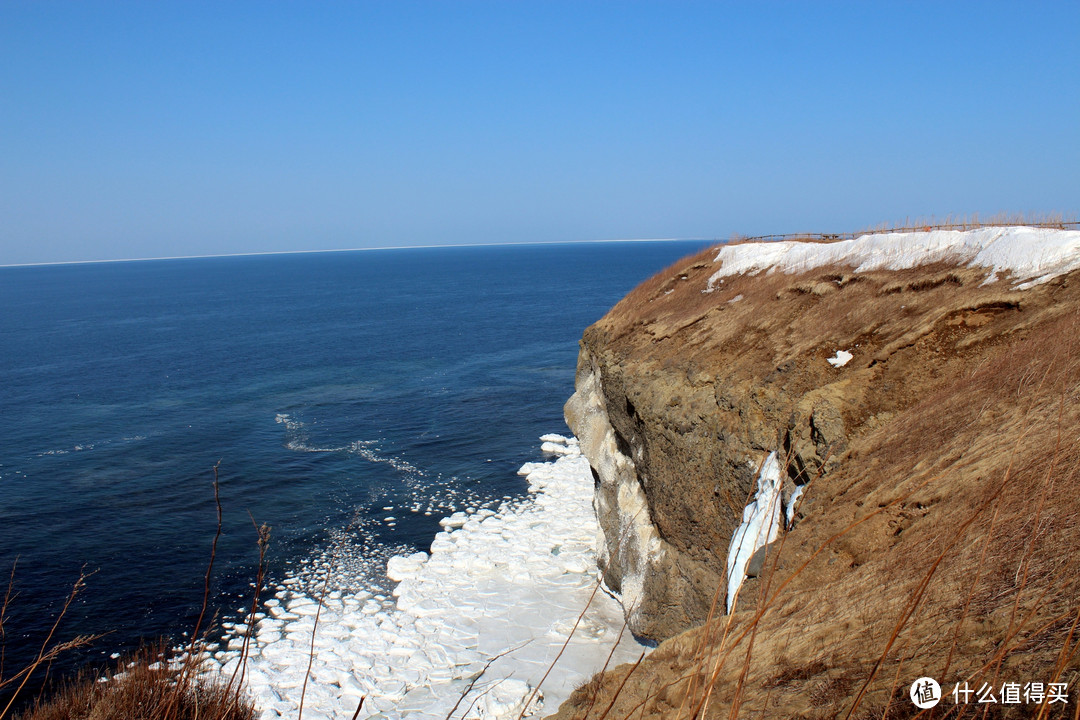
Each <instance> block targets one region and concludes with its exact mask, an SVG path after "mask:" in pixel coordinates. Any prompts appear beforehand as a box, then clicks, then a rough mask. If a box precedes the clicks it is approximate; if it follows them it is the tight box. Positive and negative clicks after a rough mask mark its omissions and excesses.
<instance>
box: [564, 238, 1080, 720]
mask: <svg viewBox="0 0 1080 720" xmlns="http://www.w3.org/2000/svg"><path fill="white" fill-rule="evenodd" d="M1078 267H1080V233H1076V232H1065V231H1061V230H1035V229H1027V228H986V229H983V230H978V231H973V232H967V233H949V232H928V233H913V234H909V235H900V234H892V235H880V236H867V237H863V238H859V239H857V240H851V241H844V242H840V243H831V244H818V243H811V242H806V243H768V244H764V243H756V244H743V245H732V246H726V247H725V248H723V249H715V248H714V249H711V250H708V251H705V252H703V253H701V254H700V255H698V256H695V257H692V258H689V259H687V260H685V261H682V262H680V263H677V264H676V265H674V266H672V267H671V268H669V269H668V270H666V271H664V272H662V273H660V274H658V275H657V276H655V277H653V278H652V279H650V280H649V281H647V282H645V283H644V284H642V285H641V286H640V287H638V288H637V289H635V290H634V291H633V292H632V293H630V294H629V295H628V296H627V297H626V298H625V299H623V300H622V301H621V302H620V303H619V304H618V305H616V306H615V307H614V308H613V309H612V311H611V312H610V313H608V315H607V316H605V317H604V318H602V319H601V320H600V321H599V322H597V323H596V324H595V325H593V326H592V327H590V328H589V329H588V330H587V331H586V332H585V335H584V338H583V339H582V342H581V353H580V357H579V361H578V370H577V386H576V392H575V394H574V396H573V397H572V398H571V399H570V401H569V402H568V403H567V405H566V418H567V422H568V424H569V425H570V427H571V429H573V430H574V432H575V433H576V434H577V436H578V438H579V439H580V441H581V448H582V450H583V452H584V453H585V455H586V456H587V457H588V458H589V461H590V465H591V466H592V468H593V473H594V478H595V482H596V493H595V500H594V506H595V509H596V512H597V516H598V519H599V521H600V526H601V537H600V538H599V547H600V566H601V569H602V571H603V575H604V579H605V582H606V584H607V586H608V588H609V589H610V590H611V591H612V592H614V593H615V594H617V595H619V596H620V598H621V600H622V602H623V605H624V610H625V612H626V616H627V621H628V625H629V627H630V628H631V629H632V630H633V631H634V632H635V633H637V634H638V635H640V636H644V637H648V638H652V639H655V640H658V641H664V642H663V643H662V644H661V645H660V646H659V648H658V649H657V650H656V651H654V652H653V653H652V654H650V655H649V656H648V657H647V658H646V659H645V660H644V661H643V662H642V663H641V664H640V665H639V666H636V667H634V668H630V667H623V668H619V669H617V670H614V671H611V672H608V673H607V674H606V675H604V676H602V677H599V678H597V679H596V680H595V681H594V682H593V683H592V684H590V685H589V686H587V687H586V688H583V689H581V690H580V691H579V692H578V693H577V694H575V696H574V697H573V698H571V700H570V701H569V702H568V703H567V704H565V705H564V706H563V708H562V709H561V711H560V713H559V716H558V717H562V718H569V717H575V718H577V717H585V716H586V715H589V713H592V715H590V716H595V717H599V716H600V714H601V712H602V711H604V710H605V709H607V711H608V712H609V716H610V717H624V716H626V715H627V714H628V713H630V712H631V711H633V712H636V713H637V712H640V713H642V714H643V715H644V716H646V717H692V716H697V717H704V716H708V717H713V716H720V715H724V716H730V717H736V716H747V717H749V716H750V715H752V714H753V715H756V716H765V717H835V716H838V715H840V716H843V715H850V716H852V717H857V716H862V714H863V713H867V714H868V715H867V716H873V717H882V716H883V715H885V714H887V713H891V714H889V716H890V717H892V716H894V715H896V713H898V712H899V713H900V716H904V715H905V714H906V713H907V711H915V710H917V708H915V706H914V705H913V704H912V702H911V701H910V700H909V699H908V697H907V694H908V688H909V686H910V685H911V683H912V681H913V680H915V679H916V678H918V677H920V676H931V677H936V678H937V679H938V681H939V682H940V683H941V686H942V692H943V693H945V694H948V693H950V692H952V690H953V687H954V685H955V684H956V683H959V682H967V683H969V685H970V686H972V689H976V690H977V689H978V688H979V686H980V684H981V683H983V682H985V683H987V684H989V685H990V686H991V687H997V688H998V689H997V690H995V692H998V693H1000V692H1001V686H1002V685H1003V684H1005V683H1011V682H1018V683H1020V684H1021V685H1023V683H1025V682H1042V683H1044V684H1045V683H1050V682H1055V683H1057V682H1068V683H1069V684H1068V687H1069V690H1068V693H1069V694H1070V697H1069V701H1070V703H1073V704H1075V703H1076V702H1077V699H1076V693H1075V685H1076V682H1075V680H1076V677H1077V669H1078V666H1077V654H1076V650H1077V643H1078V641H1080V628H1078V624H1077V621H1078V620H1080V574H1078V573H1077V572H1076V570H1077V569H1076V567H1075V564H1076V563H1075V559H1074V556H1075V552H1074V549H1075V547H1076V546H1077V544H1078V541H1080V500H1078V495H1077V492H1076V485H1077V466H1078V461H1080V402H1077V401H1078V400H1080V362H1078V360H1080V358H1078V355H1077V349H1078V342H1080V271H1078V270H1077V268H1078ZM848 353H850V359H849V358H848V356H847V355H848ZM772 453H776V455H775V458H776V459H777V461H778V465H777V468H778V469H779V470H780V472H779V473H778V475H777V476H776V477H775V478H773V480H772V487H774V489H775V491H776V493H775V495H776V496H775V498H774V500H770V505H769V507H770V512H772V513H773V515H774V517H779V518H780V519H779V521H778V522H775V525H774V526H773V527H772V535H771V536H769V537H765V538H763V539H764V540H770V539H773V541H772V542H771V543H769V544H767V546H766V547H765V548H764V549H763V550H760V551H758V552H757V553H754V555H755V557H754V558H753V559H752V560H751V561H750V562H749V564H748V565H747V566H746V568H743V567H742V565H741V564H736V566H735V567H732V566H731V561H730V560H729V544H730V543H731V541H732V537H733V535H734V534H735V532H736V529H737V528H739V527H740V525H742V524H743V521H744V519H745V518H748V517H749V515H750V513H749V512H748V511H746V508H747V505H748V504H749V503H751V502H752V501H753V500H754V499H755V494H757V498H758V500H759V503H760V502H761V501H762V498H763V496H764V495H763V494H764V493H765V489H766V488H767V487H769V481H768V480H767V478H766V475H767V474H768V467H767V462H766V461H767V458H768V457H769V456H770V454H772ZM770 497H771V496H770ZM774 501H775V503H778V504H777V506H776V507H775V508H773V507H772V505H773V503H774ZM766 520H768V519H766ZM751 524H752V523H751ZM740 532H741V533H745V532H746V528H745V527H744V529H743V531H740ZM743 554H744V555H749V553H745V552H744V553H743ZM732 558H734V553H732ZM743 560H745V557H744V558H743ZM729 567H732V572H731V573H730V574H731V575H732V576H733V577H732V578H729V577H728V575H729V573H728V568H729ZM744 574H745V575H747V577H746V579H745V580H744V579H743V575H744ZM740 581H741V582H740ZM736 589H737V592H736ZM729 605H731V606H732V608H731V609H732V612H731V613H730V614H729V613H727V612H726V608H727V607H728V606H729ZM628 673H632V674H633V678H631V681H630V682H627V674H628ZM1055 687H1058V686H1055ZM1059 689H1060V688H1059ZM943 702H944V703H945V704H944V705H943V707H946V706H948V707H952V705H953V702H954V700H953V697H951V696H950V697H948V698H947V699H946V700H944V701H943ZM611 703H614V704H613V705H611ZM609 705H611V707H609ZM989 707H990V706H989V705H983V706H981V707H980V706H977V705H970V706H969V705H964V706H963V707H962V708H961V712H962V711H963V710H964V709H968V708H972V709H974V708H978V709H980V711H981V710H983V709H987V708H989ZM1062 707H1064V705H1062V704H1061V703H1057V704H1056V705H1055V706H1052V707H1051V709H1055V708H1057V709H1060V708H1062ZM1073 707H1074V705H1069V706H1068V709H1069V710H1070V711H1071V710H1072V709H1073ZM889 708H892V709H891V710H889ZM1033 708H1035V709H1037V708H1038V704H1037V703H1034V704H1033V703H1027V704H1019V705H1016V706H1015V707H1013V706H1009V705H1005V704H1001V703H999V704H997V705H995V706H994V707H993V708H992V710H993V712H994V713H999V712H1006V711H1008V712H1012V711H1014V710H1015V711H1018V712H1023V713H1033V712H1034V711H1033ZM1070 717H1071V715H1070Z"/></svg>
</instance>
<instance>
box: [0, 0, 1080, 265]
mask: <svg viewBox="0 0 1080 720" xmlns="http://www.w3.org/2000/svg"><path fill="white" fill-rule="evenodd" d="M1078 31H1080V3H1077V2H1062V3H1050V2H1046V3H1038V2H1015V3H994V2H972V3H946V2H941V1H940V0H939V1H938V2H927V3H922V2H897V3H888V2H851V3H830V2H773V3H770V2H762V3H752V4H751V3H719V2H718V3H695V2H677V1H672V2H662V3H661V2H652V3H647V2H624V3H605V2H557V1H554V0H552V1H545V2H524V1H520V2H511V1H509V0H507V1H504V2H492V3H480V2H428V3H424V2H378V3H375V2H357V3H337V2H318V3H300V2H288V3H244V2H229V3H216V2H215V3H197V2H184V3H156V2H154V3H145V2H140V3H120V2H109V3H101V2H79V3H74V2H71V3H61V2H18V1H8V2H4V3H2V4H0V264H12V263H27V262H53V261H69V260H91V259H113V258H129V257H160V256H175V255H200V254H216V253H233V252H263V251H284V250H315V249H335V248H352V247H370V246H402V245H429V244H444V243H493V242H548V241H571V240H600V239H615V238H651V237H727V236H728V235H729V234H731V233H733V232H739V233H744V234H754V233H765V232H787V231H799V230H821V231H848V230H857V229H860V228H863V227H867V226H870V225H877V224H879V223H881V222H887V221H898V220H903V219H904V218H905V217H909V216H911V217H916V216H929V215H936V216H943V215H947V214H950V213H952V214H970V213H980V214H983V215H986V214H992V213H996V212H1000V211H1012V212H1032V213H1049V212H1064V213H1066V214H1068V215H1075V214H1076V212H1077V211H1078V210H1080V202H1078V195H1080V172H1078V170H1077V169H1078V168H1080V43H1078V42H1077V41H1076V37H1077V32H1078Z"/></svg>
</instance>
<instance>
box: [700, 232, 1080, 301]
mask: <svg viewBox="0 0 1080 720" xmlns="http://www.w3.org/2000/svg"><path fill="white" fill-rule="evenodd" d="M938 261H950V262H955V263H957V264H959V265H967V266H969V267H983V268H988V269H990V271H991V272H990V275H989V277H988V278H987V282H993V281H994V280H995V279H997V276H998V275H1000V274H1001V273H1004V272H1009V273H1011V278H1010V279H1011V281H1012V282H1013V283H1017V285H1016V287H1017V289H1020V290H1024V289H1027V288H1029V287H1031V286H1033V285H1037V284H1039V283H1043V282H1046V281H1048V280H1050V279H1052V278H1054V277H1057V276H1058V275H1062V274H1064V273H1067V272H1070V271H1072V270H1076V269H1078V268H1080V231H1077V230H1053V229H1046V228H1031V227H1023V226H1012V227H986V228H980V229H978V230H967V231H959V230H931V231H928V232H895V233H880V234H873V235H862V236H860V237H858V238H855V239H854V240H842V241H840V242H833V243H814V242H756V243H744V244H740V245H725V246H724V247H723V248H721V250H720V253H719V254H718V255H717V256H716V258H715V260H714V262H719V263H722V265H721V267H720V269H719V270H717V271H716V272H715V273H713V275H712V276H711V277H710V278H709V282H708V285H707V288H706V290H707V291H711V290H713V286H714V285H715V284H717V283H718V282H722V281H723V278H725V277H729V276H732V275H742V274H745V273H755V272H760V271H762V270H768V271H769V272H773V271H776V270H779V271H781V272H785V273H796V272H804V271H807V270H812V269H814V268H817V267H822V266H825V265H832V264H839V265H849V266H852V267H854V268H855V272H867V271H870V270H905V269H908V268H913V267H917V266H919V265H926V264H928V263H932V262H938Z"/></svg>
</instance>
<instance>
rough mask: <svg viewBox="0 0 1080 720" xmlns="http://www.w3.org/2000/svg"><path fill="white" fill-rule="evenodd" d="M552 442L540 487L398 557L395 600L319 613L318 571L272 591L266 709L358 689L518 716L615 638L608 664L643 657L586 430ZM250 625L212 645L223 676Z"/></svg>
mask: <svg viewBox="0 0 1080 720" xmlns="http://www.w3.org/2000/svg"><path fill="white" fill-rule="evenodd" d="M542 440H543V442H544V443H545V444H553V445H556V446H558V447H560V448H562V450H561V451H560V452H559V453H558V454H559V455H560V456H559V457H558V458H557V459H555V460H554V461H552V462H546V463H527V464H526V465H525V466H523V467H522V469H521V470H520V471H519V474H523V475H526V477H527V480H528V482H529V490H530V492H531V493H532V494H531V495H530V496H529V498H528V499H527V500H525V501H523V502H521V501H519V502H518V503H517V504H511V503H506V504H504V505H503V506H501V507H500V508H499V510H498V511H495V512H493V511H490V510H487V511H484V510H481V511H479V512H474V513H467V512H462V513H455V514H454V515H452V516H451V517H450V518H447V519H445V520H444V521H443V523H442V524H443V527H444V528H446V529H445V530H444V531H443V532H440V533H438V534H437V535H436V536H435V539H434V541H433V542H432V544H431V548H430V550H431V552H430V554H428V553H423V552H418V553H414V554H411V555H405V556H399V557H394V558H391V559H390V561H389V562H388V563H387V568H386V573H387V575H388V576H389V578H390V579H391V580H393V581H396V582H398V585H397V587H396V588H394V590H393V597H386V596H384V595H379V594H371V593H367V592H340V591H335V592H331V593H329V594H328V595H327V597H326V598H324V600H323V602H322V603H321V608H320V602H319V601H318V600H317V599H316V598H317V596H318V594H319V593H318V592H317V588H313V587H312V585H311V583H310V582H307V581H305V582H298V581H297V579H296V578H288V579H286V580H285V581H284V582H283V583H282V584H281V586H280V587H278V588H276V589H275V590H274V591H273V592H272V595H273V597H272V598H271V599H269V600H267V601H266V602H265V603H264V609H265V611H266V616H265V617H263V618H262V619H261V620H259V621H258V623H257V624H256V626H255V627H254V634H253V639H254V641H253V643H252V650H251V653H250V657H249V660H248V664H247V667H246V672H245V675H246V682H247V684H248V687H249V688H250V690H251V693H252V695H253V697H254V699H255V701H256V703H257V705H258V707H259V711H260V713H261V716H260V717H261V718H263V720H268V719H270V718H279V717H286V718H293V717H296V715H297V712H298V708H299V705H300V699H301V693H302V692H304V714H303V717H304V718H307V719H308V720H315V719H316V718H330V717H335V718H338V717H352V715H353V712H354V711H355V710H356V708H357V706H358V704H359V702H360V698H361V697H364V698H366V699H365V701H364V706H363V709H362V710H361V711H360V714H359V717H361V718H364V717H379V718H409V717H416V718H420V717H437V718H440V719H441V718H446V717H448V715H449V714H450V712H451V709H453V708H455V706H456V710H454V714H453V717H455V718H485V719H499V718H507V719H513V720H516V718H517V717H518V716H519V715H520V714H521V712H522V710H523V709H525V708H526V703H528V704H529V705H528V709H527V710H526V714H527V715H531V714H535V713H538V712H543V713H551V712H554V711H555V709H556V708H557V707H558V705H559V704H560V703H561V702H562V701H563V700H565V699H566V698H567V697H568V696H569V694H570V692H572V691H573V689H574V688H575V687H577V686H578V685H580V684H582V683H584V682H585V681H587V680H588V679H589V678H590V677H591V676H592V674H594V673H595V672H597V671H598V670H600V669H601V667H602V666H603V665H604V663H605V661H606V660H607V658H608V653H609V652H611V651H612V647H613V646H615V644H616V642H618V645H617V647H615V651H614V655H613V657H612V659H611V663H612V665H614V664H617V663H622V662H628V661H633V660H636V659H637V657H638V656H639V655H640V653H641V652H643V651H644V648H643V647H642V646H641V645H639V644H638V643H637V642H636V641H634V640H633V638H632V637H631V635H630V633H629V631H625V632H624V625H623V614H622V608H621V607H620V606H619V604H618V602H617V601H616V600H614V599H613V598H611V597H609V596H607V595H605V594H604V593H603V592H602V591H600V592H597V588H598V578H597V571H596V562H595V550H594V547H593V543H594V539H595V537H596V534H597V527H596V519H595V516H594V514H593V509H592V493H593V483H592V476H591V474H590V472H589V465H588V461H587V460H586V459H585V458H584V457H582V456H581V453H580V451H579V450H578V447H577V441H576V439H574V438H565V437H561V436H554V435H552V436H544V438H542ZM361 584H362V583H361ZM590 597H591V598H592V602H591V603H590ZM586 606H588V609H587V610H586V611H585V612H584V614H582V611H583V610H584V609H585V608H586ZM316 618H318V622H317V623H316ZM246 627H247V626H246V625H245V624H244V623H242V622H240V623H236V624H234V625H231V626H230V628H231V629H230V630H229V633H227V636H226V638H225V639H224V640H223V641H222V644H223V647H226V648H228V649H226V650H219V651H217V652H216V653H214V654H213V655H212V658H213V661H214V664H215V665H216V666H218V667H219V669H220V671H222V672H225V673H230V672H231V671H232V670H233V669H235V668H236V666H237V663H238V658H239V652H238V648H239V647H240V646H241V644H242V638H243V633H244V631H245V630H246ZM571 632H572V635H571ZM313 634H314V641H313V640H312V635H313ZM568 637H570V641H569V645H568V647H567V649H566V652H565V653H564V654H563V655H562V657H561V659H560V660H559V662H558V663H557V664H555V665H554V667H552V663H553V661H554V660H555V658H556V656H557V655H558V654H559V651H560V650H561V649H562V647H563V644H564V642H566V641H567V638H568ZM238 641H239V642H238ZM312 647H314V653H311V652H310V651H311V648H312ZM309 660H310V662H311V671H310V674H308V672H307V667H308V663H309ZM549 668H551V670H550V674H548V676H547V678H546V679H544V680H543V683H542V685H541V680H542V679H543V678H544V675H545V673H547V672H548V670H549ZM305 675H307V688H306V691H304V690H303V686H304V681H305Z"/></svg>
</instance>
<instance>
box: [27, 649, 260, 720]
mask: <svg viewBox="0 0 1080 720" xmlns="http://www.w3.org/2000/svg"><path fill="white" fill-rule="evenodd" d="M170 657H171V655H170V653H169V652H168V651H167V650H165V649H163V648H161V647H158V648H153V649H145V650H143V651H141V652H139V653H137V654H136V655H135V657H134V658H131V659H129V660H127V661H124V662H122V663H121V664H120V665H119V666H118V667H117V669H116V671H115V672H113V673H110V674H108V675H105V676H101V677H98V676H96V675H83V676H82V677H80V678H78V679H76V680H75V681H74V682H72V683H70V684H68V685H67V686H66V687H64V688H63V689H62V690H61V691H60V692H59V693H57V694H56V695H54V696H53V697H52V698H51V699H49V700H48V701H45V702H39V703H35V705H34V706H33V707H32V708H31V709H29V710H27V711H26V712H24V713H23V714H21V715H17V716H16V717H15V720H162V719H163V718H173V719H175V720H254V719H255V717H256V714H255V710H254V708H253V706H252V704H251V702H250V701H249V700H248V699H247V697H246V695H245V694H244V693H243V692H241V691H239V689H236V688H230V687H229V686H228V684H226V683H225V682H222V681H214V680H209V679H204V678H194V679H187V680H185V679H184V678H183V677H182V668H183V666H184V663H183V662H179V663H177V662H175V661H171V660H170Z"/></svg>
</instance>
